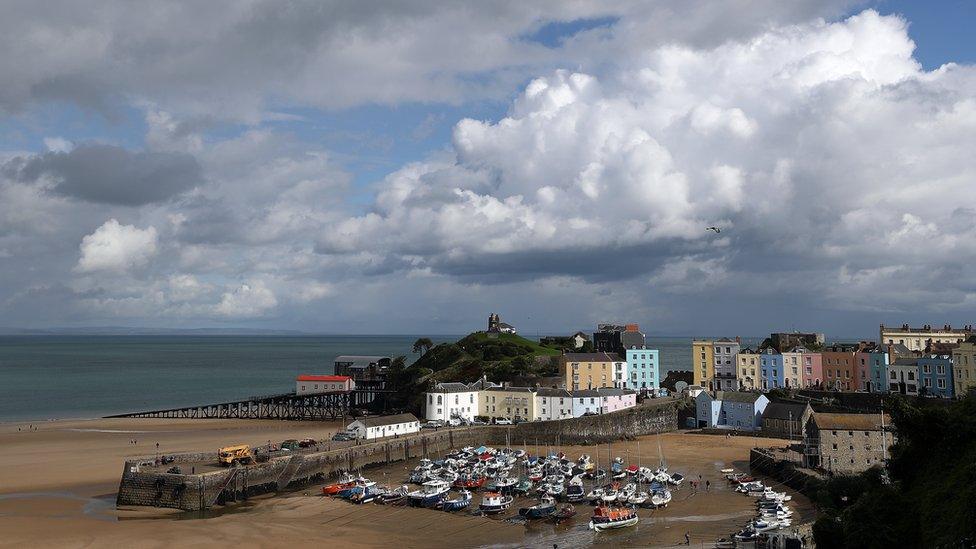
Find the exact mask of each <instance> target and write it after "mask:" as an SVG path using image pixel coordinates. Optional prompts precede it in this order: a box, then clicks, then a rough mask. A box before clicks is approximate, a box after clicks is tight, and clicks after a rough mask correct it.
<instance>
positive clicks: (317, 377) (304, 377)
mask: <svg viewBox="0 0 976 549" xmlns="http://www.w3.org/2000/svg"><path fill="white" fill-rule="evenodd" d="M350 379H352V378H351V377H349V376H320V375H314V374H302V375H300V376H298V377H297V378H295V381H349V380H350Z"/></svg>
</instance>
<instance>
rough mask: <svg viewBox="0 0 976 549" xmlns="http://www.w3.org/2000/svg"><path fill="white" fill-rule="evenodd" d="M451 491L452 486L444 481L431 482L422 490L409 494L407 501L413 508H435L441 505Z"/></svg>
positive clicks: (425, 484)
mask: <svg viewBox="0 0 976 549" xmlns="http://www.w3.org/2000/svg"><path fill="white" fill-rule="evenodd" d="M450 489H451V485H450V484H448V483H447V482H445V481H443V480H429V481H427V482H425V483H424V484H423V486H422V487H421V488H420V490H414V491H413V492H410V493H408V494H407V501H408V502H410V505H411V506H412V507H433V506H434V505H436V504H438V503H440V502H441V501H442V500H443V499H444V498H445V497H446V496H447V492H448V491H449V490H450Z"/></svg>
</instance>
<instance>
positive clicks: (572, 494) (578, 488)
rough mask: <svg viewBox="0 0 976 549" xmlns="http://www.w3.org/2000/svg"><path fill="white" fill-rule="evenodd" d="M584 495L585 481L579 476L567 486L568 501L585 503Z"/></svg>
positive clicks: (572, 479) (570, 480)
mask: <svg viewBox="0 0 976 549" xmlns="http://www.w3.org/2000/svg"><path fill="white" fill-rule="evenodd" d="M584 495H586V492H585V491H584V490H583V479H582V478H581V477H580V476H579V475H576V476H575V477H573V478H571V479H569V485H568V486H566V501H583V496H584Z"/></svg>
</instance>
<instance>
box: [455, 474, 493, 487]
mask: <svg viewBox="0 0 976 549" xmlns="http://www.w3.org/2000/svg"><path fill="white" fill-rule="evenodd" d="M487 481H488V479H487V477H484V476H482V475H462V476H460V477H458V479H457V480H455V481H454V487H455V488H463V489H465V490H477V489H478V488H481V487H482V486H484V485H485V482H487Z"/></svg>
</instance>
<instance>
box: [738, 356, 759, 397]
mask: <svg viewBox="0 0 976 549" xmlns="http://www.w3.org/2000/svg"><path fill="white" fill-rule="evenodd" d="M736 356H737V357H738V358H737V360H736V366H735V377H736V379H738V380H739V388H740V389H741V390H745V391H748V390H752V389H758V388H759V386H760V385H762V375H761V374H762V372H761V371H760V370H759V364H760V362H759V358H760V357H759V355H757V354H756V353H753V352H752V350H751V349H744V350H742V351H739V354H738V355H736Z"/></svg>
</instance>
